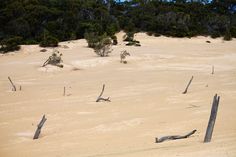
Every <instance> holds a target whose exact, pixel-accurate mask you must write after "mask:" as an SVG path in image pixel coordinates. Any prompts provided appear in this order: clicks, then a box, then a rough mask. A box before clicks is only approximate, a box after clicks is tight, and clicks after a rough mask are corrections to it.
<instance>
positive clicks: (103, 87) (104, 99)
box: [96, 84, 111, 102]
mask: <svg viewBox="0 0 236 157" xmlns="http://www.w3.org/2000/svg"><path fill="white" fill-rule="evenodd" d="M104 90H105V84H103V86H102V91H101V93H100V95H99V96H98V98H97V100H96V102H99V101H111V100H110V97H108V98H102V94H103V92H104Z"/></svg>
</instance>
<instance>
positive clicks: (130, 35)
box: [124, 32, 134, 41]
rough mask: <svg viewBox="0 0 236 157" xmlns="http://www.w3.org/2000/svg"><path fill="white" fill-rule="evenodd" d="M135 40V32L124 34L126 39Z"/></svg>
mask: <svg viewBox="0 0 236 157" xmlns="http://www.w3.org/2000/svg"><path fill="white" fill-rule="evenodd" d="M133 40H134V32H127V33H126V35H125V36H124V41H133Z"/></svg>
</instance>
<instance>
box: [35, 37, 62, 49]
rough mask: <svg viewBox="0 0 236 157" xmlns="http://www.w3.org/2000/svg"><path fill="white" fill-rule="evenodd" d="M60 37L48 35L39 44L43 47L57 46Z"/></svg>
mask: <svg viewBox="0 0 236 157" xmlns="http://www.w3.org/2000/svg"><path fill="white" fill-rule="evenodd" d="M58 42H59V41H58V39H57V38H55V37H52V36H47V37H45V38H44V40H43V41H41V42H40V44H39V46H41V47H57V46H58Z"/></svg>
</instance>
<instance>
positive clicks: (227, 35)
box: [224, 31, 232, 41]
mask: <svg viewBox="0 0 236 157" xmlns="http://www.w3.org/2000/svg"><path fill="white" fill-rule="evenodd" d="M224 40H226V41H230V40H232V36H231V33H230V31H226V32H225V35H224Z"/></svg>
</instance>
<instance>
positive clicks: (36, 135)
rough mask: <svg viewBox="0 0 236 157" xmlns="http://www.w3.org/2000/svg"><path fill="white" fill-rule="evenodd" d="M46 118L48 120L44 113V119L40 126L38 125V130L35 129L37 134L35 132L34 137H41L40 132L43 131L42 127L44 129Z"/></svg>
mask: <svg viewBox="0 0 236 157" xmlns="http://www.w3.org/2000/svg"><path fill="white" fill-rule="evenodd" d="M46 120H47V119H46V118H45V115H43V118H42V120H41V121H40V122H39V124H38V127H37V129H36V131H35V134H34V137H33V139H38V138H39V135H40V133H41V129H42V127H43V125H44V123H45V122H46Z"/></svg>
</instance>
